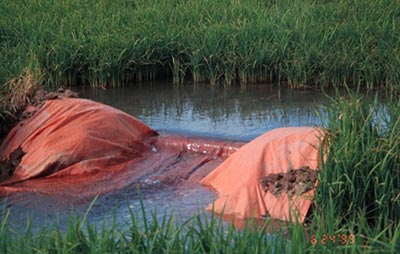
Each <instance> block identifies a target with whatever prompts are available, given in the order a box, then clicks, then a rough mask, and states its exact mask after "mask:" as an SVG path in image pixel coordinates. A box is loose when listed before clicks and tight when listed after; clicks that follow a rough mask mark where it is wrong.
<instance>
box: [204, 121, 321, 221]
mask: <svg viewBox="0 0 400 254" xmlns="http://www.w3.org/2000/svg"><path fill="white" fill-rule="evenodd" d="M323 137H324V136H323V133H322V131H321V130H320V129H318V128H312V127H292V128H280V129H276V130H272V131H270V132H267V133H266V134H264V135H262V136H260V137H258V138H256V139H255V140H253V141H251V142H250V143H248V144H246V145H244V146H243V147H241V148H240V150H239V151H238V152H236V153H235V154H233V155H232V156H230V157H229V158H228V159H227V160H225V161H224V162H223V163H222V164H221V165H220V166H219V167H218V168H216V169H215V170H214V171H212V172H211V173H210V174H209V175H207V176H206V177H205V178H204V179H203V180H202V181H201V183H202V184H204V185H206V186H209V187H211V188H213V189H215V190H216V191H217V192H218V195H219V198H218V199H217V200H216V201H215V202H214V203H213V205H212V206H210V207H209V208H208V209H210V210H211V209H213V210H214V212H216V213H223V214H224V215H225V216H233V217H236V218H248V217H252V216H254V217H256V218H257V217H258V218H259V217H262V216H265V215H270V216H271V217H273V218H275V219H280V220H286V221H287V220H293V221H294V220H296V219H297V220H298V221H299V222H303V221H304V218H305V216H306V214H307V211H308V209H309V207H310V205H311V202H312V198H313V195H314V191H313V190H310V191H308V192H306V193H304V194H302V195H294V196H292V198H289V196H288V195H287V193H282V194H280V195H279V196H276V195H274V194H272V193H271V192H270V191H264V189H263V187H262V186H261V183H260V179H262V178H263V177H265V176H267V175H269V174H277V173H286V172H288V171H289V170H291V169H299V168H302V167H310V168H311V169H314V170H317V169H318V168H319V164H320V161H321V160H320V145H324V138H323Z"/></svg>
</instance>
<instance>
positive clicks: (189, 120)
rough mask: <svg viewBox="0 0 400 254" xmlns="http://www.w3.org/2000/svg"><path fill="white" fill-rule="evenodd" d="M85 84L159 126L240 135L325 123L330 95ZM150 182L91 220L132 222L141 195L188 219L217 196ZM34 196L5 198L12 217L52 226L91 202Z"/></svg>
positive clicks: (94, 95)
mask: <svg viewBox="0 0 400 254" xmlns="http://www.w3.org/2000/svg"><path fill="white" fill-rule="evenodd" d="M78 92H79V95H80V97H82V98H88V99H91V100H95V101H98V102H102V103H105V104H107V105H111V106H113V107H115V108H118V109H120V110H122V111H125V112H127V113H129V114H131V115H133V116H135V117H137V118H138V119H140V120H141V121H143V122H144V123H146V124H147V125H149V126H150V127H152V128H153V129H155V130H157V131H159V132H160V133H167V134H175V135H183V136H196V137H207V138H215V139H226V140H236V141H250V140H252V139H254V138H255V137H257V136H259V135H261V134H263V133H265V132H267V131H268V130H271V129H274V128H278V127H288V126H315V125H320V123H321V118H320V117H324V116H323V115H324V112H323V106H324V105H325V104H326V103H327V102H326V101H325V99H324V98H325V97H324V95H323V94H322V92H318V91H315V90H302V89H300V90H290V89H283V88H278V87H277V86H269V85H257V86H249V87H247V88H240V87H230V88H219V87H210V86H208V85H196V86H194V85H191V84H189V85H185V86H181V87H173V86H172V85H171V84H169V83H152V84H143V85H137V86H131V87H123V88H111V89H107V90H104V89H93V88H92V89H91V88H80V89H79V90H78ZM318 111H319V112H320V113H322V116H320V115H319V114H318V113H317V112H318ZM144 184H145V186H146V188H145V189H143V190H142V191H141V193H140V194H139V193H138V191H137V188H136V187H135V186H130V187H129V188H126V189H124V190H120V191H116V192H113V193H109V194H107V195H103V196H100V197H98V199H97V200H96V202H94V204H93V206H92V208H91V210H90V213H89V217H88V218H89V220H90V221H91V222H94V223H98V225H101V224H102V223H103V221H104V220H105V219H106V221H109V220H112V219H115V220H116V221H117V223H118V224H119V225H122V226H123V225H124V224H126V223H127V222H129V218H130V214H131V211H133V212H134V213H137V214H139V217H140V216H141V215H140V214H141V202H140V199H139V195H141V196H142V199H143V204H144V209H145V210H146V212H148V213H147V214H148V215H150V214H151V212H153V211H156V212H157V214H158V216H159V217H160V218H161V217H162V216H163V215H164V214H165V213H167V214H171V213H174V214H175V215H176V219H177V220H178V221H184V220H186V219H188V218H190V217H192V216H193V215H194V214H195V213H197V212H198V211H204V208H205V207H207V206H208V204H210V203H211V202H212V201H213V199H214V198H215V197H216V195H215V194H214V193H213V192H212V191H211V190H209V189H206V188H204V187H202V186H200V185H195V186H188V185H185V186H173V185H172V186H161V185H159V184H158V183H157V182H152V181H148V182H145V183H144ZM34 197H35V198H32V197H31V198H29V199H27V198H24V196H21V195H18V194H17V195H13V196H12V197H10V198H9V199H8V200H3V202H2V203H3V207H4V208H10V211H11V212H10V214H9V219H8V223H9V224H10V225H12V226H13V227H15V228H16V229H25V228H26V219H27V218H28V219H30V223H31V225H32V228H37V227H38V226H43V225H48V226H52V225H53V224H54V221H55V220H54V218H56V217H58V221H59V223H60V227H61V228H63V227H65V225H66V223H67V221H68V217H69V214H70V211H75V212H76V213H77V214H83V213H84V212H85V210H86V209H87V208H88V207H89V204H88V203H87V202H86V203H82V204H80V203H79V202H75V203H74V204H69V203H68V201H66V200H63V199H60V198H59V197H57V198H55V197H51V196H48V195H47V196H46V195H40V194H37V196H34ZM72 205H73V206H72ZM5 210H6V209H3V211H5Z"/></svg>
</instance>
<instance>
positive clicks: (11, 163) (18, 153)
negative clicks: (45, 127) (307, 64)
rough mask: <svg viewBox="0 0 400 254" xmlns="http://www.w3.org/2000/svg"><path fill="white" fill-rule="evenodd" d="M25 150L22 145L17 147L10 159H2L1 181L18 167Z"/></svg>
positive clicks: (0, 162)
mask: <svg viewBox="0 0 400 254" xmlns="http://www.w3.org/2000/svg"><path fill="white" fill-rule="evenodd" d="M24 155H25V152H24V151H23V150H22V148H21V147H18V148H17V149H15V150H14V151H13V152H12V153H11V154H10V158H8V160H1V161H0V182H1V181H3V180H5V179H7V178H9V177H10V176H12V175H13V173H14V170H15V169H16V168H17V167H18V165H19V163H20V162H21V159H22V157H23V156H24Z"/></svg>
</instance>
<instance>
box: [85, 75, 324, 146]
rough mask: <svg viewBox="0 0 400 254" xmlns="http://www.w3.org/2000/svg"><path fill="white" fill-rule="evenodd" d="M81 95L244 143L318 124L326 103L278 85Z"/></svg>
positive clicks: (165, 126) (166, 124)
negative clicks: (268, 133) (289, 128)
mask: <svg viewBox="0 0 400 254" xmlns="http://www.w3.org/2000/svg"><path fill="white" fill-rule="evenodd" d="M79 93H80V96H81V97H84V98H89V99H92V100H95V101H100V102H103V103H105V104H108V105H111V106H113V107H116V108H119V109H121V110H123V111H125V112H128V113H129V114H132V115H134V116H136V117H137V118H139V119H141V120H142V121H144V122H145V123H146V124H148V125H150V126H151V127H152V128H154V129H156V130H159V131H164V132H174V133H180V134H187V135H196V136H207V137H221V138H226V139H235V140H244V141H248V140H251V139H253V138H255V137H256V136H258V135H260V134H262V133H264V132H266V131H268V130H271V129H274V128H278V127H283V126H285V127H287V126H302V125H308V126H310V125H311V126H312V125H320V122H321V121H320V118H319V116H318V114H317V113H316V110H317V109H320V106H321V105H323V104H325V99H324V96H323V95H322V93H318V92H315V91H313V90H290V89H283V88H278V87H277V86H276V85H254V86H249V87H247V88H240V87H231V88H221V87H210V86H208V85H196V86H195V85H186V86H182V87H175V88H173V87H172V86H171V85H168V84H165V83H153V84H143V85H139V86H131V87H124V88H115V89H109V90H99V89H89V88H86V89H85V88H84V89H80V91H79Z"/></svg>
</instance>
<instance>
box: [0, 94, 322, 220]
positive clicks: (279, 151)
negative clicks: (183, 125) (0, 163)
mask: <svg viewBox="0 0 400 254" xmlns="http://www.w3.org/2000/svg"><path fill="white" fill-rule="evenodd" d="M320 142H322V143H323V138H322V135H321V131H320V130H319V129H316V128H308V127H299V128H283V129H277V130H274V131H270V132H268V133H266V134H264V135H262V136H260V137H259V138H257V139H255V140H254V141H252V142H250V143H248V144H245V145H244V144H243V143H241V142H227V141H219V140H210V139H201V138H185V137H181V136H168V135H161V136H158V134H157V132H155V131H154V130H152V129H151V128H149V127H148V126H146V125H145V124H143V123H142V122H140V121H139V120H138V119H136V118H134V117H132V116H130V115H128V114H126V113H123V112H121V111H119V110H117V109H114V108H112V107H109V106H106V105H103V104H100V103H96V102H93V101H90V100H85V99H58V100H51V101H47V102H46V103H45V105H44V106H42V107H41V108H40V109H39V110H38V111H37V112H36V113H35V114H34V115H33V117H32V118H30V119H28V120H26V121H25V122H22V123H21V124H20V125H18V126H16V127H15V128H14V129H12V131H11V132H10V133H9V135H8V136H7V137H6V139H5V140H4V142H3V143H2V145H1V147H0V159H1V160H7V159H10V155H11V154H12V153H13V151H15V150H16V149H18V148H22V150H23V151H24V152H25V155H23V157H22V159H21V161H20V163H19V165H18V166H17V167H16V168H15V171H14V172H13V174H12V175H11V176H10V177H9V178H8V179H7V180H5V181H3V182H1V183H0V196H7V195H10V194H13V193H23V196H24V197H25V198H29V194H31V196H32V197H34V196H35V193H41V194H46V195H47V194H49V195H50V194H51V195H52V196H62V197H65V200H68V201H71V200H74V199H76V200H91V199H92V198H93V197H94V196H96V195H99V194H104V193H107V192H111V191H114V190H118V189H122V188H126V187H129V186H136V185H140V186H141V187H143V186H148V185H151V187H152V188H157V186H161V185H163V184H168V185H169V184H179V185H184V184H189V185H193V184H194V183H199V182H200V180H201V179H203V177H205V176H206V175H207V177H205V178H204V179H203V180H202V181H201V183H202V184H204V185H206V186H210V187H212V188H214V189H215V190H216V191H217V192H218V194H219V198H218V199H217V200H216V201H215V203H214V210H215V211H216V212H218V213H221V212H222V211H224V214H225V215H233V216H237V217H242V218H244V217H250V216H256V217H260V216H264V215H267V214H269V215H271V216H272V217H274V218H278V219H283V220H288V219H290V215H289V213H290V211H291V210H292V211H293V210H295V211H297V212H298V213H299V214H298V215H299V218H298V219H299V220H300V221H303V219H304V217H305V214H306V212H307V210H308V208H309V206H310V203H311V198H312V196H313V191H310V192H308V193H306V195H302V196H300V197H295V198H293V199H289V198H288V196H287V195H285V194H282V195H281V196H280V197H276V196H274V195H273V194H271V193H269V192H265V191H264V190H263V189H262V187H261V186H260V179H261V178H262V177H264V176H267V175H268V174H272V173H281V172H287V171H288V170H289V169H297V168H300V167H303V166H309V167H310V168H312V169H318V166H319V162H320V159H319V148H318V147H319V145H320ZM240 147H242V148H240ZM239 148H240V149H239ZM228 156H230V157H229V158H228ZM226 158H228V159H227V160H225V159H226ZM224 160H225V161H224ZM223 161H224V162H223ZM222 162H223V163H222ZM221 163H222V164H221ZM220 164H221V165H220ZM218 166H219V167H218ZM216 167H218V168H216ZM215 168H216V169H215ZM214 169H215V170H214ZM213 170H214V171H213ZM306 196H308V198H307V197H306Z"/></svg>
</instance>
